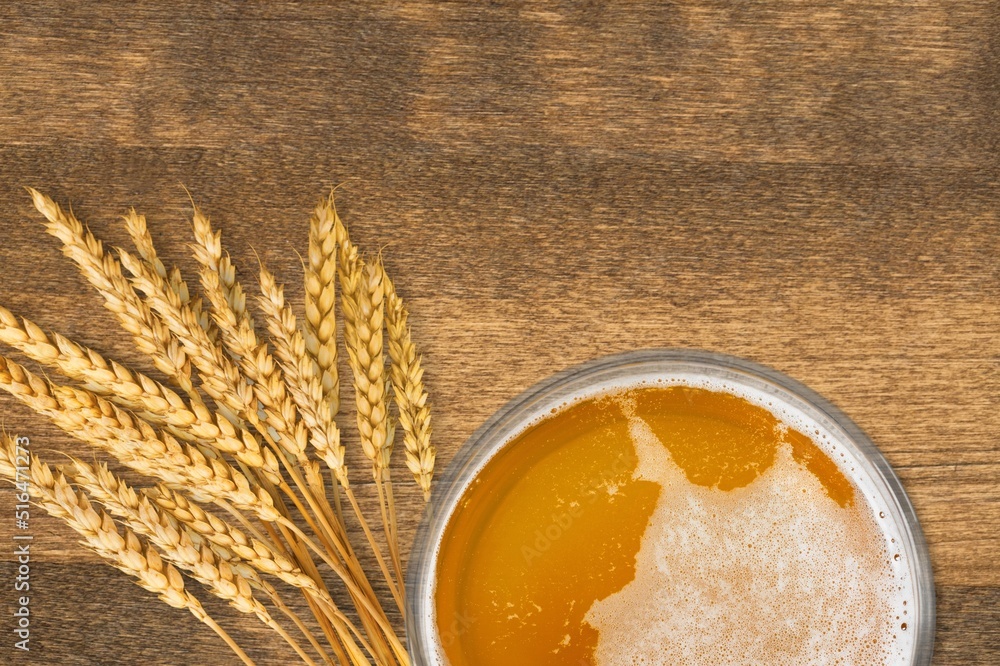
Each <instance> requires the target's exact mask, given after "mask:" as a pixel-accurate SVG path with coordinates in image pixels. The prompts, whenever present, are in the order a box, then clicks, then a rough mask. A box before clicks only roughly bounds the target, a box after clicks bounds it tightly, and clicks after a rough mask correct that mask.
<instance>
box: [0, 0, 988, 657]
mask: <svg viewBox="0 0 1000 666" xmlns="http://www.w3.org/2000/svg"><path fill="white" fill-rule="evenodd" d="M998 35H1000V12H998V10H997V8H996V6H995V5H994V4H992V3H988V2H969V3H950V2H949V3H944V2H926V3H919V4H914V3H911V2H874V1H872V0H862V1H861V2H856V3H839V2H824V1H822V0H820V1H819V2H813V3H805V4H803V3H798V2H786V1H781V0H779V1H772V2H748V3H724V2H722V3H720V2H709V3H694V2H684V1H682V2H676V3H651V2H637V3H627V4H621V5H614V6H605V5H604V4H603V3H590V2H587V3H578V4H576V3H554V4H547V3H544V4H543V3H531V2H528V3H516V4H515V5H513V6H509V7H507V6H500V5H489V6H484V7H474V6H472V5H471V4H469V5H466V4H462V3H444V4H440V5H439V4H437V3H405V4H392V5H387V6H380V7H378V8H373V7H371V6H369V4H368V3H350V2H348V3H336V4H333V3H331V5H330V6H319V5H313V4H298V3H290V2H279V3H267V4H263V3H261V4H259V5H258V4H253V5H249V4H244V3H215V5H214V6H209V5H208V4H207V3H206V4H202V3H194V2H146V3H136V4H134V5H133V4H130V5H128V6H124V5H121V6H113V5H112V4H111V3H108V4H100V3H93V2H79V3H72V4H70V3H66V4H62V3H57V2H50V1H42V0H39V1H37V2H33V3H6V4H4V5H2V6H0V164H2V168H0V303H3V304H4V305H5V306H7V307H9V308H11V309H12V310H14V311H16V312H18V313H20V314H23V315H26V316H29V317H31V318H33V319H34V320H35V321H36V322H38V323H39V324H41V325H43V326H45V327H48V328H52V329H55V330H58V331H60V332H62V333H64V334H67V335H70V336H72V337H74V338H75V339H77V340H79V341H80V342H83V343H86V344H89V345H92V346H94V347H95V348H97V349H99V350H101V351H102V352H105V353H106V354H108V355H110V356H112V357H115V358H119V359H123V360H125V361H128V362H131V363H139V362H140V357H139V356H138V355H137V353H136V352H135V351H134V349H133V348H132V347H131V342H130V341H129V340H128V339H127V338H126V337H124V336H123V335H122V334H121V333H120V332H118V330H117V325H116V322H115V321H114V319H113V317H112V316H111V315H110V314H109V313H107V312H106V311H104V310H103V309H102V307H101V301H100V299H99V297H98V296H97V295H96V293H94V292H93V290H91V289H90V288H89V287H87V286H86V285H85V284H84V283H83V281H82V280H81V279H80V277H79V275H78V274H77V272H76V270H75V268H74V267H73V266H72V265H71V264H70V262H69V261H68V260H66V259H64V258H63V257H61V256H60V253H59V248H58V245H57V243H56V242H55V240H54V239H52V238H50V237H49V236H47V235H46V234H45V233H44V231H43V229H42V226H41V224H39V219H40V218H39V216H38V215H37V214H36V213H34V211H33V210H32V208H31V206H30V202H29V199H28V198H27V196H26V195H25V193H24V191H23V190H22V189H21V188H22V186H24V185H32V186H35V187H39V188H42V189H44V190H45V191H47V192H48V193H50V194H51V195H53V196H54V197H55V198H57V199H58V200H59V201H61V202H63V203H72V205H73V208H74V210H75V211H76V213H77V214H78V215H79V216H80V217H81V218H83V219H85V220H86V221H87V222H88V223H89V224H90V225H91V226H92V228H93V230H94V232H95V233H96V234H97V235H98V236H99V237H101V238H103V239H104V240H106V241H107V242H109V243H111V244H115V245H123V244H125V243H126V240H127V238H126V236H125V234H124V231H123V228H122V226H121V223H120V221H119V216H120V215H121V214H122V213H123V212H124V211H125V210H126V209H127V207H129V206H136V207H137V208H139V209H140V210H141V211H142V212H145V213H147V215H148V216H149V224H150V227H151V229H152V231H153V233H154V235H155V236H156V238H157V239H158V240H159V243H160V248H159V249H160V252H161V254H163V255H164V256H165V258H166V259H167V260H168V262H176V263H178V264H179V265H180V266H181V267H182V268H183V269H184V270H185V271H186V273H187V274H188V277H189V278H191V279H194V276H195V269H194V264H193V261H192V260H191V259H190V258H189V256H188V252H187V243H188V242H190V240H191V239H190V232H189V229H188V226H187V219H188V214H189V212H190V207H189V203H188V200H187V196H186V194H185V193H184V190H183V189H182V187H181V186H182V184H183V185H186V186H187V187H188V188H189V189H190V191H191V194H192V195H193V197H194V198H195V200H196V201H197V202H198V203H199V204H200V205H201V206H202V207H203V208H204V209H205V211H206V212H207V213H209V214H210V215H211V216H212V218H213V220H214V221H215V223H216V224H217V225H218V226H219V227H220V228H221V229H222V230H223V232H224V235H225V241H226V243H227V246H228V248H229V249H230V251H231V252H232V253H233V257H234V260H235V261H236V262H237V265H238V266H241V267H245V268H247V269H248V270H247V271H246V272H245V273H244V275H245V276H246V277H247V282H252V278H251V277H250V276H251V275H252V271H251V270H249V269H253V268H254V267H255V265H256V259H255V257H254V254H253V251H254V250H256V251H257V252H259V253H260V255H261V257H263V258H264V259H265V260H266V261H267V262H268V264H269V265H270V266H271V267H272V268H274V269H275V270H276V271H277V272H278V273H279V275H280V277H281V279H283V280H284V281H286V282H288V285H289V286H288V293H289V295H290V296H291V297H292V299H293V300H294V301H295V302H300V299H301V296H302V288H301V276H302V270H301V265H300V263H299V259H298V253H302V252H304V251H305V248H306V230H307V218H308V213H309V210H310V209H311V207H312V205H313V204H314V203H315V201H316V200H317V198H318V197H320V196H321V195H323V194H324V193H326V192H327V191H328V188H329V187H330V186H331V185H332V184H336V183H342V184H343V186H342V187H341V189H340V191H339V205H340V210H341V212H342V214H343V217H344V218H345V219H346V220H347V221H348V223H349V224H350V225H351V228H352V231H353V234H354V236H355V239H356V241H357V242H358V243H359V244H361V245H362V246H363V247H365V248H367V249H368V250H370V251H376V250H379V249H381V250H382V251H383V252H384V256H385V260H386V263H387V265H388V267H389V270H390V271H391V272H392V274H393V275H394V276H395V277H396V280H397V282H398V283H399V285H400V289H401V291H402V292H403V293H404V295H405V296H407V297H409V299H410V301H411V303H412V313H413V314H412V316H413V324H414V329H415V332H414V333H415V336H416V338H417V340H418V342H419V344H420V345H421V346H422V348H423V350H424V352H425V354H426V356H425V363H426V367H427V375H426V379H427V383H428V386H429V388H430V390H431V392H432V400H433V405H434V408H435V433H436V441H437V446H438V447H439V449H440V461H441V463H442V465H443V464H445V463H447V462H448V460H449V459H450V457H451V456H452V454H453V453H454V451H455V450H456V449H457V448H458V447H459V445H460V444H461V443H462V442H463V441H464V440H465V438H466V437H467V436H468V435H469V434H470V433H471V432H472V431H473V430H474V429H475V428H476V427H477V426H478V425H479V424H480V423H482V422H483V421H484V420H485V419H486V418H487V417H488V416H489V415H490V414H491V413H492V412H493V411H494V410H496V409H497V408H498V407H500V406H501V405H502V404H504V403H505V402H506V401H507V400H509V399H510V398H512V397H513V396H515V395H516V394H517V393H519V392H520V391H521V390H523V389H524V388H526V387H528V386H530V385H531V384H533V383H535V382H536V381H538V380H540V379H542V378H544V377H545V376H547V375H549V374H551V373H553V372H555V371H557V370H560V369H563V368H566V367H568V366H571V365H573V364H576V363H579V362H581V361H584V360H586V359H590V358H592V357H595V356H598V355H602V354H607V353H611V352H618V351H622V350H628V349H634V348H638V347H654V346H678V347H697V348H703V349H710V350H716V351H721V352H726V353H730V354H736V355H740V356H744V357H747V358H749V359H753V360H755V361H758V362H761V363H765V364H768V365H770V366H772V367H774V368H777V369H779V370H781V371H783V372H786V373H788V374H790V375H792V376H793V377H795V378H797V379H799V380H801V381H804V382H805V383H807V384H808V385H810V386H811V387H813V388H815V389H816V390H818V391H819V392H820V393H822V394H824V395H825V396H827V397H829V398H830V399H831V400H833V401H834V402H835V403H837V404H838V405H839V406H840V407H841V408H843V409H844V410H845V411H846V412H847V413H848V414H850V415H851V416H852V417H853V418H854V419H855V420H856V421H857V422H858V423H859V424H860V425H861V426H862V427H863V428H864V429H865V430H866V431H867V432H868V433H869V434H870V435H871V436H872V438H873V439H874V440H875V441H876V442H877V443H878V445H879V446H880V447H881V449H882V450H883V451H884V452H885V454H886V456H887V457H888V459H889V460H890V461H891V462H892V464H893V465H894V466H895V468H896V470H897V471H898V473H899V475H900V476H901V478H902V480H903V482H904V484H905V486H906V489H907V491H908V492H909V494H910V497H911V498H912V500H913V503H914V504H915V506H916V509H917V512H918V514H919V516H920V518H921V520H922V523H923V526H924V529H925V531H926V534H927V539H928V541H929V543H930V549H931V554H932V559H933V562H934V574H935V578H936V583H937V600H938V630H937V641H936V656H935V663H938V664H961V665H963V666H964V665H968V664H997V663H1000V565H998V563H997V560H996V556H997V554H998V552H1000V445H998V432H1000V410H998V408H997V407H998V403H1000V336H998V335H997V329H998V325H1000V262H998V261H997V258H998V255H1000V223H998V217H997V215H998V211H1000V189H998V183H997V174H998V169H1000V163H998V155H1000V152H998V147H1000V122H998V121H1000V114H998V109H1000V106H998V105H1000V37H998ZM251 291H253V289H252V287H251ZM344 371H345V372H346V368H345V370H344ZM345 395H346V393H345ZM0 409H2V420H3V422H4V424H5V426H6V428H7V429H8V430H11V431H15V432H18V433H20V434H24V435H30V436H31V437H32V438H33V441H34V446H35V447H36V449H37V450H39V451H48V450H52V451H55V450H69V451H76V452H78V453H79V452H83V451H84V449H82V448H80V447H78V446H77V445H76V444H74V443H73V442H72V440H69V439H68V438H67V437H66V436H65V435H62V434H61V433H59V432H58V431H57V430H55V429H54V428H53V427H52V426H50V425H49V424H48V423H46V422H45V421H44V420H42V419H41V418H38V417H35V416H34V415H33V414H32V413H30V412H29V411H28V410H27V409H26V408H24V407H22V406H21V405H19V404H18V403H16V402H15V401H14V400H12V399H10V398H9V397H8V396H3V397H2V398H0ZM345 429H346V430H348V431H349V430H351V429H350V428H345ZM348 444H349V446H350V447H351V449H352V454H351V455H352V456H355V457H357V455H358V454H357V443H356V440H355V439H353V438H349V440H348ZM49 457H50V458H52V459H57V456H55V455H54V454H53V455H51V456H49ZM400 494H401V496H402V497H401V500H400V501H401V505H402V506H401V508H400V515H401V519H402V525H401V529H402V537H403V540H404V541H405V542H406V543H407V544H409V542H410V540H411V539H412V536H413V531H414V529H415V526H416V523H417V521H418V517H419V512H420V510H421V505H422V502H421V501H420V499H419V496H418V494H417V492H416V491H415V490H413V489H412V488H411V487H409V486H407V488H406V489H405V490H402V491H400ZM31 520H32V523H31V525H32V526H31V530H33V533H34V535H35V542H34V550H33V551H32V553H33V555H32V557H33V561H32V594H33V599H32V605H31V608H32V612H33V613H34V615H33V618H32V642H31V646H32V650H31V652H30V654H29V655H23V654H15V653H14V652H13V650H12V649H11V644H12V642H13V638H12V633H11V630H12V628H13V625H12V612H13V591H12V589H11V586H12V582H11V581H12V578H13V576H14V565H13V546H12V541H11V540H10V538H9V537H10V536H11V533H12V531H13V527H12V521H13V497H12V493H11V492H9V491H6V490H5V491H3V492H2V493H0V560H2V561H3V566H2V568H0V581H3V582H2V588H0V589H2V590H3V591H2V592H0V610H2V612H0V636H2V637H3V638H2V639H0V640H2V644H0V655H2V657H0V661H2V662H4V663H15V664H29V663H30V664H118V663H130V664H131V663H157V664H195V663H204V664H228V663H233V658H232V656H231V654H230V653H228V651H227V649H226V647H225V646H224V645H223V644H222V642H221V641H219V640H218V639H217V638H216V637H215V636H214V635H212V634H211V632H209V631H208V630H207V629H205V628H204V627H202V626H201V625H199V624H198V623H197V622H196V621H195V620H194V619H193V618H192V617H190V616H188V615H186V614H185V613H183V612H181V611H173V610H171V609H168V608H167V607H165V606H163V605H162V604H161V603H160V602H158V601H157V600H155V599H154V598H152V597H151V596H150V595H148V594H147V593H146V592H144V591H142V590H140V589H138V588H136V587H135V586H133V585H132V584H131V583H130V582H129V581H128V580H127V579H126V578H125V577H124V576H122V575H120V574H118V573H117V572H114V571H112V570H110V569H108V568H106V567H103V566H102V565H100V564H99V563H98V561H97V560H96V559H95V558H94V557H92V556H89V555H87V554H85V553H84V552H83V551H82V549H81V548H79V547H78V546H77V545H75V539H74V537H73V535H72V534H71V533H70V532H69V530H68V529H66V528H65V527H64V526H62V525H61V524H59V523H58V522H57V521H56V520H54V519H51V518H49V517H47V516H45V515H42V514H41V512H40V511H38V510H35V511H34V513H33V514H32V519H31ZM206 604H208V607H209V609H210V610H211V611H213V612H214V613H215V614H216V615H217V616H218V617H220V618H221V619H222V622H223V624H224V626H225V627H226V628H227V629H230V630H231V631H232V632H233V633H234V635H235V636H236V637H237V638H238V640H240V641H241V642H242V643H244V644H245V645H248V646H249V648H250V652H251V654H252V655H253V656H254V657H255V658H257V659H258V660H259V663H261V664H279V663H286V660H288V659H289V657H288V654H287V653H286V652H284V651H283V650H282V648H281V646H279V645H278V644H277V643H276V641H275V639H273V638H272V636H271V634H269V633H268V632H267V630H266V629H263V628H259V627H258V626H257V625H256V624H255V623H254V622H252V621H249V620H246V619H244V618H241V617H237V615H236V613H234V612H231V611H229V610H228V609H226V608H224V607H223V605H222V604H220V603H216V602H214V601H212V600H211V599H207V600H206Z"/></svg>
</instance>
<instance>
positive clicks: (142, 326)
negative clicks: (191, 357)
mask: <svg viewBox="0 0 1000 666" xmlns="http://www.w3.org/2000/svg"><path fill="white" fill-rule="evenodd" d="M28 192H29V193H30V194H31V198H32V201H33V202H34V204H35V208H37V209H38V211H39V212H40V213H41V214H42V215H44V216H45V218H46V219H47V220H48V224H47V225H46V226H45V228H46V231H48V232H49V233H50V234H51V235H53V236H55V237H56V238H58V239H59V240H60V241H62V243H63V248H62V250H63V254H65V255H66V256H67V257H69V258H70V259H72V260H73V261H74V262H75V263H76V265H77V266H78V267H79V268H80V271H81V273H83V276H84V278H86V280H87V281H88V282H90V283H91V284H92V285H93V286H94V287H95V288H96V289H97V291H98V292H100V294H101V295H102V296H103V297H104V304H105V307H107V308H108V309H109V310H110V311H111V312H113V313H114V314H115V315H116V316H117V317H118V321H119V322H120V323H121V325H122V327H123V328H124V329H125V330H126V331H128V332H129V333H131V334H132V337H133V340H135V343H136V346H137V347H138V348H139V349H140V350H141V351H143V352H145V353H147V354H148V355H149V356H150V358H152V360H153V363H154V365H156V368H157V369H158V370H160V371H161V372H163V373H164V374H166V375H167V376H168V377H170V378H171V379H173V380H174V381H176V382H177V384H178V385H179V386H180V387H181V388H182V389H183V390H184V391H187V392H189V393H193V391H194V389H193V386H192V384H191V365H190V363H189V362H188V359H187V358H186V355H185V353H184V351H183V350H182V349H181V348H180V346H179V345H178V344H177V342H176V340H174V339H173V338H172V337H171V335H170V333H169V331H168V330H167V329H166V327H165V326H164V325H163V323H162V322H161V321H159V320H158V319H157V318H155V317H154V316H153V314H152V312H150V310H149V308H148V307H147V306H146V305H145V303H143V302H142V299H140V298H139V297H138V295H137V294H136V293H135V291H134V290H133V289H132V288H131V286H130V285H129V284H128V281H127V280H125V278H124V276H122V273H121V266H120V265H119V264H118V262H117V261H115V259H114V257H112V256H110V255H108V254H106V253H105V252H104V246H103V244H102V243H101V241H99V240H97V239H96V238H94V235H93V234H92V233H90V230H89V229H87V228H86V227H84V226H83V225H82V224H81V223H80V221H79V220H77V219H76V217H75V216H74V215H73V214H72V213H66V212H64V211H63V210H62V208H60V207H59V205H58V204H57V203H55V202H54V201H52V199H50V198H48V197H47V196H45V195H44V194H42V193H41V192H39V191H38V190H35V189H32V188H28Z"/></svg>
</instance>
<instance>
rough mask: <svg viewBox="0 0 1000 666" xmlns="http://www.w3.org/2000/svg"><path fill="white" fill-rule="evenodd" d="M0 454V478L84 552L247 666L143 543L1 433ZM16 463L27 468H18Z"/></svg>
mask: <svg viewBox="0 0 1000 666" xmlns="http://www.w3.org/2000/svg"><path fill="white" fill-rule="evenodd" d="M0 449H2V456H0V474H2V475H3V476H6V477H7V478H8V479H10V480H12V481H15V482H20V481H25V480H26V481H28V483H29V488H30V491H31V494H32V496H33V497H34V498H35V499H36V501H37V503H38V505H39V506H41V507H42V509H44V510H45V512H46V513H48V514H50V515H52V516H54V517H56V518H60V519H61V520H63V521H64V522H65V523H66V524H67V525H69V526H70V527H71V528H72V529H73V530H74V531H76V532H77V533H78V534H79V535H80V536H82V537H83V544H84V545H85V546H87V547H88V548H89V549H90V550H92V551H94V552H95V553H97V554H98V555H99V556H100V557H102V558H103V559H105V560H106V561H107V562H108V563H110V564H111V565H112V566H113V567H115V568H116V569H119V570H120V571H122V572H124V573H126V574H128V575H130V576H132V577H133V578H135V579H136V582H137V583H138V584H139V586H140V587H142V588H144V589H146V590H148V591H150V592H152V593H153V594H155V595H157V596H158V597H159V598H160V599H161V600H162V601H164V602H165V603H167V604H168V605H170V606H173V607H174V608H184V609H187V610H188V611H190V613H191V614H192V615H194V616H195V617H196V618H198V619H199V620H200V621H201V622H203V623H205V624H206V625H208V626H209V627H211V628H212V630H213V631H215V632H216V633H217V634H218V635H219V636H220V637H221V638H222V639H223V640H225V641H226V643H227V644H228V645H229V646H230V648H232V650H233V651H234V652H235V653H236V654H237V655H238V656H239V657H240V659H242V660H243V662H244V663H246V664H250V665H251V666H252V665H253V663H254V662H253V661H252V660H251V659H250V657H248V656H247V655H246V653H245V652H243V650H242V649H240V647H239V646H238V645H237V644H236V643H235V641H233V639H232V638H231V637H230V636H229V635H228V634H227V633H226V632H225V631H224V630H223V629H222V628H221V627H220V626H219V625H218V624H217V623H216V622H215V621H214V620H213V619H212V618H211V617H210V616H209V614H208V613H207V612H206V611H205V609H204V608H203V607H202V605H201V603H200V602H199V601H198V600H197V599H196V598H195V597H194V596H192V595H191V593H190V592H188V591H187V590H186V589H185V587H184V579H183V578H182V577H181V574H180V573H179V572H178V571H177V570H176V569H175V568H174V567H173V566H171V565H170V564H167V563H164V562H163V559H162V557H161V556H160V554H159V552H157V550H156V549H155V548H154V547H153V546H151V545H150V544H147V543H143V542H142V540H140V539H139V537H137V536H136V535H135V533H133V532H132V531H131V530H129V529H125V530H124V533H125V534H124V536H122V534H121V533H120V532H119V531H118V528H117V527H116V526H115V523H114V521H113V520H112V519H111V517H110V516H109V515H108V514H106V513H104V512H98V511H97V510H95V509H94V508H93V506H92V505H91V502H90V500H89V499H88V497H87V495H86V494H85V493H83V492H79V491H77V490H74V489H73V488H72V486H71V485H70V484H69V482H68V481H67V480H66V477H65V476H64V475H62V474H61V473H56V474H53V472H52V469H51V468H50V467H49V466H48V465H46V464H45V463H43V462H41V461H40V460H38V459H37V458H36V457H35V456H34V455H30V456H27V455H24V454H23V453H21V452H20V451H19V450H18V446H17V444H16V440H15V439H13V438H11V437H10V436H8V435H7V434H6V433H4V434H3V436H2V447H0ZM22 460H23V461H25V462H27V463H28V464H26V465H22V464H19V463H20V462H21V461H22Z"/></svg>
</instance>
